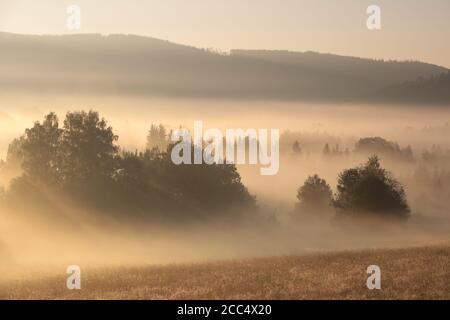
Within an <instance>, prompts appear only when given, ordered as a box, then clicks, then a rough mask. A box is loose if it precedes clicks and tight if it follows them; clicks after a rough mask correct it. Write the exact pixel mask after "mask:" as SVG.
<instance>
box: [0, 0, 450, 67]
mask: <svg viewBox="0 0 450 320" xmlns="http://www.w3.org/2000/svg"><path fill="white" fill-rule="evenodd" d="M373 4H374V5H378V6H379V7H380V8H381V30H376V31H373V30H369V29H368V28H367V26H366V20H367V18H368V14H367V13H366V9H367V7H368V6H369V5H373ZM69 5H78V6H79V7H80V9H81V29H80V30H78V31H72V30H69V29H68V28H67V26H66V20H67V18H68V14H67V12H66V9H67V7H68V6H69ZM0 31H5V32H13V33H26V34H68V33H101V34H112V33H123V34H138V35H144V36H150V37H155V38H160V39H165V40H169V41H172V42H176V43H181V44H188V45H193V46H196V47H201V48H215V49H218V50H221V51H228V50H230V49H277V50H292V51H308V50H311V51H318V52H324V53H336V54H342V55H350V56H359V57H369V58H377V59H379V58H383V59H398V60H420V61H425V62H430V63H434V64H439V65H442V66H445V67H448V68H450V41H449V40H450V0H395V1H394V0H378V1H377V0H369V1H368V0H282V1H280V0H159V1H156V0H146V1H145V0H132V1H130V0H70V1H68V0H39V1H36V0H0Z"/></svg>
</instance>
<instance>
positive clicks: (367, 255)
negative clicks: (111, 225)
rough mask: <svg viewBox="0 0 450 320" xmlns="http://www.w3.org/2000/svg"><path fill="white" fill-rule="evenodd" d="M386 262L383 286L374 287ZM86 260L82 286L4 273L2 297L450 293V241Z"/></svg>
mask: <svg viewBox="0 0 450 320" xmlns="http://www.w3.org/2000/svg"><path fill="white" fill-rule="evenodd" d="M372 264H375V265H378V266H380V268H381V272H382V289H381V290H368V289H367V287H366V280H367V277H368V275H367V274H366V269H367V267H368V266H369V265H372ZM81 267H82V289H81V290H68V289H66V284H65V283H66V276H67V275H66V274H65V273H64V271H65V270H62V272H61V273H60V274H58V275H54V276H40V277H36V276H34V277H33V278H32V279H27V280H25V279H24V278H22V279H21V280H11V279H9V280H4V281H0V298H1V299H450V246H441V247H424V248H413V249H389V250H388V249H383V250H364V251H357V252H340V253H324V254H312V255H306V256H289V257H275V258H258V259H248V260H239V261H225V262H212V263H201V264H192V265H186V264H185V265H169V266H141V267H111V268H102V269H99V268H84V267H83V266H81Z"/></svg>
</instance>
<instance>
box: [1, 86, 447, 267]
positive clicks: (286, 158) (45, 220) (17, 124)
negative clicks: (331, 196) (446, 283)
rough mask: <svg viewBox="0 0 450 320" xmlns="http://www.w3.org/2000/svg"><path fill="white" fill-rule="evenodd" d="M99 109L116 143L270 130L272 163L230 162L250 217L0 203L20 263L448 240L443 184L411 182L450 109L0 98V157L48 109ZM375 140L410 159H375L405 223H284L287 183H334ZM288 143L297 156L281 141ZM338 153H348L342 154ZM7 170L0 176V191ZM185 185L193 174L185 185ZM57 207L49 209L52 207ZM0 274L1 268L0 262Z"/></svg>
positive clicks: (203, 256) (6, 245) (140, 144)
mask: <svg viewBox="0 0 450 320" xmlns="http://www.w3.org/2000/svg"><path fill="white" fill-rule="evenodd" d="M89 109H93V110H96V111H99V113H100V115H101V116H102V117H104V118H105V119H106V120H107V121H108V123H109V124H110V125H111V126H112V127H113V128H114V131H115V133H116V134H117V135H118V136H119V141H118V144H119V145H120V146H121V148H122V149H127V150H136V149H139V150H141V149H143V148H144V146H145V139H146V135H147V131H148V129H149V127H150V125H151V124H159V123H162V124H164V125H165V126H167V127H168V128H177V127H179V126H180V125H182V126H184V127H188V128H191V127H192V125H193V122H194V121H195V120H202V121H203V122H204V126H205V128H219V129H221V130H224V129H225V128H230V129H232V128H243V129H246V128H255V129H259V128H268V129H269V128H277V129H280V132H281V133H282V140H281V158H280V171H279V173H278V174H277V175H275V176H261V175H260V174H259V165H257V166H240V167H238V169H239V172H240V173H241V175H242V178H243V183H244V184H245V185H246V186H247V187H248V188H249V191H250V192H251V193H252V194H254V195H256V197H257V202H258V205H259V207H260V213H259V214H260V215H261V219H260V220H261V221H259V222H255V221H252V222H249V221H242V222H241V221H235V222H234V223H230V222H226V223H225V222H224V223H220V222H218V221H216V222H211V223H209V224H208V225H204V224H202V223H201V222H198V221H197V222H194V223H192V225H189V226H186V225H183V226H177V225H173V224H170V225H167V224H165V225H139V226H135V225H133V224H131V223H130V224H126V223H123V221H116V220H115V219H113V218H111V219H108V218H107V217H105V216H104V215H101V216H100V215H99V216H97V215H95V213H92V212H85V211H83V210H77V207H76V205H71V204H69V203H67V202H65V201H63V200H61V199H55V201H59V202H60V203H59V207H60V208H61V212H60V215H55V213H49V214H48V215H45V216H42V215H41V214H37V213H35V212H32V210H31V211H30V212H20V213H16V212H11V211H10V210H8V208H5V207H4V206H1V205H0V210H1V211H0V216H1V218H0V256H1V257H2V258H0V259H1V260H2V261H7V262H8V264H11V265H20V264H21V263H23V264H26V263H37V264H44V265H46V264H52V263H67V264H82V263H108V264H109V263H114V264H128V263H133V264H134V263H149V264H160V263H172V262H195V261H205V260H211V259H214V260H216V259H225V258H239V257H254V256H273V255H284V254H300V253H304V252H315V251H323V250H346V249H355V248H366V247H369V248H371V247H392V246H396V247H400V246H414V245H427V244H432V243H436V242H448V241H449V240H450V233H449V231H450V201H449V200H448V199H449V196H450V185H449V183H450V180H447V181H441V183H443V185H442V184H441V187H440V188H438V189H435V187H434V186H433V185H432V183H433V181H431V182H420V181H421V180H419V179H417V172H418V169H419V168H420V166H421V164H422V153H423V152H424V151H425V150H431V148H432V147H433V146H440V148H441V149H442V150H444V151H445V150H447V149H450V139H449V136H450V127H449V122H450V108H423V109H421V108H418V107H406V106H405V107H399V106H362V105H331V106H328V105H312V104H311V105H310V104H306V103H305V104H294V103H292V104H287V103H277V102H254V101H231V102H230V101H228V102H218V101H213V100H203V101H192V100H190V101H185V100H182V99H180V100H162V99H136V98H132V97H121V98H118V97H104V98H99V97H85V98H76V97H56V98H55V97H51V96H48V97H45V96H39V97H33V96H26V97H21V98H17V97H13V96H7V95H3V96H0V127H1V129H2V134H1V135H0V158H3V159H5V156H6V152H7V148H8V144H9V143H10V142H11V140H12V139H14V138H16V137H19V136H20V135H21V134H23V132H24V129H25V128H28V127H31V126H32V124H33V122H34V121H38V120H39V121H41V120H42V118H43V115H44V114H46V113H48V112H49V111H55V112H56V113H57V114H58V115H59V118H60V120H61V119H63V117H64V115H65V113H66V112H67V111H74V110H89ZM372 136H380V137H383V138H385V139H387V140H389V141H394V142H398V144H399V145H400V147H402V148H403V147H407V146H408V145H409V146H411V148H412V150H413V152H414V159H415V160H414V161H411V162H405V161H403V160H396V159H383V157H382V156H381V158H382V165H383V166H384V167H386V168H387V169H389V170H390V171H392V172H393V174H394V176H395V177H396V178H398V179H399V180H400V181H401V182H402V183H404V185H405V188H406V193H407V196H408V202H409V204H410V206H411V213H412V216H411V219H410V220H409V222H408V223H407V224H406V225H404V226H401V227H399V226H395V227H386V226H380V227H378V226H376V225H373V228H371V230H370V232H367V230H365V231H361V230H353V231H349V230H343V229H342V228H339V227H338V226H335V225H333V224H332V223H331V222H330V219H324V220H323V221H313V222H311V223H305V222H304V223H293V222H292V218H291V215H290V212H291V211H292V210H293V208H294V205H295V202H296V201H297V200H296V193H297V189H298V188H299V187H300V186H301V185H302V184H303V182H304V180H305V179H306V178H307V177H308V176H309V175H313V174H319V175H320V176H321V177H322V178H324V179H325V180H326V181H327V182H328V183H329V184H330V186H331V187H332V188H333V190H335V187H336V179H337V176H338V173H339V172H341V171H342V170H343V169H345V168H350V167H354V166H356V165H358V164H360V163H362V162H365V161H366V160H367V157H365V156H363V155H360V154H354V153H353V152H352V151H353V148H354V145H355V143H356V142H357V141H358V139H360V138H363V137H372ZM295 140H298V142H299V144H300V146H301V149H302V151H301V154H297V155H294V154H293V153H292V150H291V143H293V141H295ZM327 143H328V144H329V146H330V148H334V147H335V146H336V144H338V145H339V150H340V151H341V152H342V154H339V155H336V156H332V157H324V155H323V152H322V150H323V148H324V146H325V144H327ZM345 149H348V153H346V154H344V153H345V152H344V151H345ZM428 169H429V170H430V171H431V172H434V171H433V170H437V171H439V172H442V171H445V172H447V177H450V176H449V175H448V172H450V163H449V162H447V163H445V162H443V163H439V164H433V165H430V166H429V168H428ZM8 178H9V177H5V176H3V177H2V179H3V180H2V181H1V184H2V185H3V186H5V187H7V184H8V181H7V179H8ZM191 183H192V184H195V183H196V182H195V181H192V182H191ZM58 214H59V213H58ZM7 270H12V268H9V269H7Z"/></svg>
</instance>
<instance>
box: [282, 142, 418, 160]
mask: <svg viewBox="0 0 450 320" xmlns="http://www.w3.org/2000/svg"><path fill="white" fill-rule="evenodd" d="M291 152H292V154H293V155H300V154H303V153H304V151H303V148H302V144H301V143H300V141H299V140H298V139H296V140H295V141H294V143H293V144H292V148H291ZM351 153H354V154H362V155H365V156H370V155H373V154H376V155H378V156H381V157H384V158H387V159H391V160H400V161H407V162H412V161H414V160H415V158H414V152H413V150H412V148H411V146H406V147H404V148H402V147H400V145H399V144H398V143H397V142H393V141H389V140H386V139H384V138H381V137H366V138H361V139H359V140H358V141H357V142H356V143H355V146H354V149H353V150H352V151H350V149H349V148H342V147H341V145H340V144H339V142H334V144H330V143H328V142H326V143H325V145H324V146H323V149H322V154H323V155H324V156H326V157H330V156H348V155H350V154H351Z"/></svg>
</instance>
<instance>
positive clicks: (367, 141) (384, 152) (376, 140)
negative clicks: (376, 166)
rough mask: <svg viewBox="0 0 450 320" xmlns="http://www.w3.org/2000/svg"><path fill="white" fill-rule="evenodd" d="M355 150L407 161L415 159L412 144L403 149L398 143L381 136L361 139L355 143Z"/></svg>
mask: <svg viewBox="0 0 450 320" xmlns="http://www.w3.org/2000/svg"><path fill="white" fill-rule="evenodd" d="M355 152H357V153H362V154H366V155H370V154H376V155H378V156H386V157H389V158H395V159H400V160H405V161H413V160H414V156H413V151H412V149H411V147H410V146H408V147H406V148H405V149H401V148H400V146H399V145H398V143H396V142H392V141H388V140H385V139H383V138H381V137H369V138H362V139H360V140H359V141H358V142H357V143H356V145H355Z"/></svg>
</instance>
